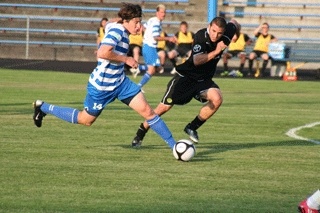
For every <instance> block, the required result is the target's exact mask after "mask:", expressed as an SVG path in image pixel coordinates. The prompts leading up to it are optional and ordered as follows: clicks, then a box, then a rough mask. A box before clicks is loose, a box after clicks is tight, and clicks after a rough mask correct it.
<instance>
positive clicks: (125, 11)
mask: <svg viewBox="0 0 320 213" xmlns="http://www.w3.org/2000/svg"><path fill="white" fill-rule="evenodd" d="M118 16H119V17H120V18H121V19H122V20H131V19H133V18H137V17H139V18H141V16H142V9H141V7H140V5H138V4H130V3H122V7H121V8H120V11H119V12H118Z"/></svg>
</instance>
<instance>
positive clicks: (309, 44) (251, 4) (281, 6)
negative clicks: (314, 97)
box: [218, 0, 320, 69]
mask: <svg viewBox="0 0 320 213" xmlns="http://www.w3.org/2000/svg"><path fill="white" fill-rule="evenodd" d="M319 9H320V3H319V2H318V1H316V0H304V1H298V0H291V1H285V0H277V1H276V0H261V1H260V0H222V1H220V6H219V11H218V14H219V15H220V16H223V17H225V18H226V19H228V20H230V19H232V18H235V19H236V20H238V21H239V22H240V23H241V25H242V32H244V33H247V34H248V35H249V36H250V37H251V38H254V35H253V31H254V29H256V27H258V26H259V25H260V24H262V23H264V22H267V23H268V24H269V25H270V30H269V33H270V34H273V35H274V36H276V37H277V38H278V40H279V41H280V42H283V43H285V44H286V45H287V47H289V48H290V55H288V57H287V58H284V59H283V60H282V61H285V62H287V61H288V62H295V63H296V64H302V63H303V64H304V63H307V64H305V65H304V66H303V67H307V68H311V69H319V68H320V65H319V63H320V48H319V44H320V39H319V37H318V32H319V30H320V22H319V21H320V15H319V12H318V11H319Z"/></svg>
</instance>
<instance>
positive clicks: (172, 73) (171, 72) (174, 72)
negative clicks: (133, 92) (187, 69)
mask: <svg viewBox="0 0 320 213" xmlns="http://www.w3.org/2000/svg"><path fill="white" fill-rule="evenodd" d="M176 72H177V70H176V68H175V67H174V68H173V69H172V70H171V71H170V74H171V75H174V74H176Z"/></svg>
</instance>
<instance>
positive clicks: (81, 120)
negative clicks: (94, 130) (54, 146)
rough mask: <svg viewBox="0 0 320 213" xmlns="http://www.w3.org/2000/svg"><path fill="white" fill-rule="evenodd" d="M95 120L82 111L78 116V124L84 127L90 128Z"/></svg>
mask: <svg viewBox="0 0 320 213" xmlns="http://www.w3.org/2000/svg"><path fill="white" fill-rule="evenodd" d="M95 120H96V117H94V116H92V115H89V114H88V113H87V112H85V111H82V112H80V113H79V115H78V124H82V125H84V126H91V125H92V124H93V123H94V122H95Z"/></svg>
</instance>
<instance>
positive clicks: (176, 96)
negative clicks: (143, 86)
mask: <svg viewBox="0 0 320 213" xmlns="http://www.w3.org/2000/svg"><path fill="white" fill-rule="evenodd" d="M210 88H218V89H219V86H218V85H217V84H216V83H214V81H212V79H207V80H203V81H196V80H193V79H191V78H188V77H181V76H180V75H178V74H176V75H175V76H174V77H173V78H172V79H171V80H170V81H169V83H168V85H167V91H166V92H165V95H164V96H163V98H162V100H161V103H163V104H166V105H171V106H172V105H175V104H177V105H184V104H187V103H189V102H190V101H191V100H192V98H195V99H196V100H198V101H200V102H202V103H204V102H206V101H207V100H205V99H201V98H200V94H201V93H202V92H204V91H206V90H208V89H210Z"/></svg>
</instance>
